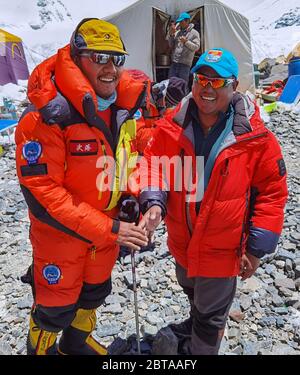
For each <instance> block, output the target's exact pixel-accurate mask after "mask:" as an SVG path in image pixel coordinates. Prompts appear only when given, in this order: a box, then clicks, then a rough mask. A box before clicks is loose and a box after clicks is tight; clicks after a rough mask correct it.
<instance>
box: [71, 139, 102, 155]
mask: <svg viewBox="0 0 300 375" xmlns="http://www.w3.org/2000/svg"><path fill="white" fill-rule="evenodd" d="M69 151H70V154H71V155H74V156H86V155H97V153H98V143H97V141H96V139H91V140H76V141H75V140H72V141H70V143H69Z"/></svg>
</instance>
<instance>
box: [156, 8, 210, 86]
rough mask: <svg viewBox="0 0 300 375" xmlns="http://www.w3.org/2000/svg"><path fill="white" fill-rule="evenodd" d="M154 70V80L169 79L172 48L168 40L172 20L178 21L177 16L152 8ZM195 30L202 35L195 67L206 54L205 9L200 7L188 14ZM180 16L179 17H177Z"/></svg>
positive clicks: (195, 58)
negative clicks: (201, 56)
mask: <svg viewBox="0 0 300 375" xmlns="http://www.w3.org/2000/svg"><path fill="white" fill-rule="evenodd" d="M152 10H153V12H152V14H153V22H152V69H153V79H154V81H156V82H160V81H162V80H164V79H167V78H168V74H169V69H170V65H171V52H172V51H171V48H170V47H169V43H168V42H167V40H166V36H167V32H168V28H169V26H170V23H171V20H176V15H172V16H171V15H169V14H167V13H165V12H163V11H162V10H160V9H157V8H152ZM188 13H189V14H190V16H191V22H192V23H193V24H194V28H195V29H196V30H197V31H198V32H199V34H200V43H201V44H200V49H199V50H198V51H196V53H195V57H194V61H193V65H194V64H195V63H196V61H197V60H198V58H199V56H200V55H201V54H202V53H203V52H204V49H205V47H204V7H203V6H202V7H199V8H196V9H193V10H191V11H189V12H188ZM177 16H178V15H177Z"/></svg>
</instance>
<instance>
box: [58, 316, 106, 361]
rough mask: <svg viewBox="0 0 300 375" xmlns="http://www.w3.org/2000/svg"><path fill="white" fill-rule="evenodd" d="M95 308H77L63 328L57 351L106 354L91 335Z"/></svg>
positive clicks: (95, 319)
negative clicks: (69, 323)
mask: <svg viewBox="0 0 300 375" xmlns="http://www.w3.org/2000/svg"><path fill="white" fill-rule="evenodd" d="M96 321H97V318H96V310H95V309H92V310H85V309H78V310H77V312H76V316H75V318H74V320H73V322H72V323H71V325H70V326H69V327H68V328H66V329H64V330H63V334H62V337H61V339H60V341H59V347H58V352H59V353H60V354H69V355H107V350H106V348H105V347H104V346H102V345H101V344H99V343H98V342H97V341H96V340H95V339H94V338H93V337H92V335H91V333H92V331H93V330H94V329H95V327H96Z"/></svg>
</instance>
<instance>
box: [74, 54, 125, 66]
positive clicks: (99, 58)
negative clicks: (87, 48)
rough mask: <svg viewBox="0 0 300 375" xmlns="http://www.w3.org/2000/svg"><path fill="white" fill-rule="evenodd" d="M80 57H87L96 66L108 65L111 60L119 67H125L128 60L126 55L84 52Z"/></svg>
mask: <svg viewBox="0 0 300 375" xmlns="http://www.w3.org/2000/svg"><path fill="white" fill-rule="evenodd" d="M80 56H87V57H89V58H90V59H91V60H92V61H93V62H94V63H96V64H107V63H108V62H109V60H112V62H113V64H114V65H115V66H118V67H120V66H123V65H124V64H125V60H126V56H125V55H114V54H110V53H102V52H84V53H81V54H80Z"/></svg>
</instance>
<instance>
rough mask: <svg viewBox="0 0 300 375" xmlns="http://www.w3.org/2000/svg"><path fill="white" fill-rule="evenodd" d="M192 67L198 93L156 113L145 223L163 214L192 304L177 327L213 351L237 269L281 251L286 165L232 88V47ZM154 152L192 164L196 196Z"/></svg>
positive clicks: (195, 344)
mask: <svg viewBox="0 0 300 375" xmlns="http://www.w3.org/2000/svg"><path fill="white" fill-rule="evenodd" d="M192 73H193V74H194V83H193V88H192V93H191V94H190V95H188V96H187V97H185V98H184V99H183V100H182V102H181V103H180V104H179V105H178V106H177V107H176V109H175V110H174V111H173V112H172V113H171V114H168V115H167V116H166V117H165V118H163V119H161V120H159V121H158V122H157V128H156V131H155V133H154V135H153V139H152V141H151V142H150V143H149V144H148V146H147V148H146V150H145V153H144V155H145V157H146V159H147V166H146V165H145V164H144V166H143V167H142V169H141V194H140V204H141V206H142V211H143V212H144V217H143V220H142V221H141V222H140V226H141V227H142V228H147V230H148V232H149V233H150V234H151V233H152V232H153V231H154V229H155V227H156V226H157V225H158V223H159V222H160V221H161V219H163V218H164V219H165V222H166V225H167V229H168V247H169V249H170V252H171V253H172V255H173V256H174V258H175V260H176V274H177V279H178V282H179V284H180V285H181V286H182V287H183V290H184V292H185V293H186V294H187V296H188V298H189V300H190V303H191V317H190V318H189V319H188V320H187V321H185V322H183V324H181V325H173V329H174V331H175V332H176V333H177V334H178V335H183V336H184V335H187V336H191V345H190V350H191V353H192V354H217V353H218V350H219V346H220V343H221V339H222V336H223V332H224V327H225V324H226V320H227V316H228V312H229V309H230V306H231V303H232V301H233V298H234V295H235V290H236V278H237V276H238V275H240V276H241V277H242V280H245V279H247V278H248V277H251V276H252V275H253V273H254V272H255V270H256V269H257V267H258V266H259V263H260V258H261V257H262V256H264V255H265V254H270V253H272V252H274V251H275V248H276V245H277V242H278V239H279V236H280V233H281V230H282V225H283V216H284V206H285V203H286V199H287V185H286V169H285V164H284V161H283V158H282V154H281V150H280V146H279V144H278V141H277V140H276V138H275V136H274V135H273V134H272V133H271V131H269V130H268V129H267V128H266V127H265V126H264V123H263V121H262V120H261V118H260V115H259V110H258V107H257V106H256V105H255V104H254V103H252V102H251V101H250V100H249V99H248V98H247V97H246V96H242V95H241V94H239V93H236V92H235V90H236V87H237V85H238V81H237V78H238V64H237V61H236V59H235V57H234V56H233V55H232V53H231V52H229V51H227V50H225V49H222V48H219V49H213V50H209V51H206V52H205V53H204V54H203V55H202V56H201V57H200V58H199V60H198V62H197V64H196V65H195V67H194V68H193V69H192ZM157 156H165V157H167V158H165V160H169V161H170V160H171V158H173V159H172V160H175V159H174V157H175V156H177V157H179V161H180V162H178V163H177V166H176V164H175V171H176V168H178V167H183V171H184V172H183V173H182V174H181V175H180V176H181V177H182V178H183V177H184V176H186V175H187V174H186V173H185V172H186V170H188V171H190V170H191V175H192V178H191V181H192V182H193V183H194V182H195V181H196V184H195V185H196V186H197V188H198V187H199V186H200V187H202V190H201V188H199V189H198V190H197V194H196V195H195V191H194V190H193V189H190V188H189V185H188V186H187V184H185V183H182V185H181V187H182V189H181V191H179V189H178V185H177V184H178V180H180V179H178V175H177V178H176V177H174V174H175V175H176V173H175V172H174V173H173V174H172V173H169V174H166V173H165V174H163V173H161V172H160V171H161V170H164V168H165V167H166V165H164V164H163V162H162V166H163V168H156V167H157V165H155V163H156V162H157ZM199 158H200V159H201V161H202V162H203V164H202V166H203V168H202V169H201V168H200V170H199V168H196V159H199ZM177 160H178V159H177ZM187 160H192V163H190V166H191V165H192V167H191V168H190V169H189V168H186V167H187ZM200 166H201V164H200ZM199 176H202V178H199ZM173 177H174V178H173ZM150 178H151V180H150ZM147 181H151V183H148V182H147Z"/></svg>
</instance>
